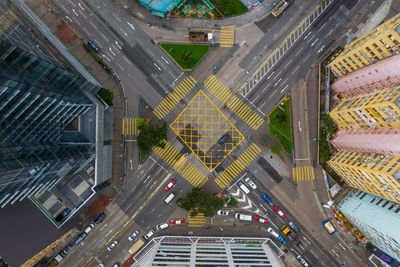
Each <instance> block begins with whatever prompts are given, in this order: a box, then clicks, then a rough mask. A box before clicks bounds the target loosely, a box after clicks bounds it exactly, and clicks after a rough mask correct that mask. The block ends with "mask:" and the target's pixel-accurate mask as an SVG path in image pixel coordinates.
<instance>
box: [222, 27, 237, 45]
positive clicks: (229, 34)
mask: <svg viewBox="0 0 400 267" xmlns="http://www.w3.org/2000/svg"><path fill="white" fill-rule="evenodd" d="M219 39H220V40H219V46H220V47H232V46H233V43H234V42H235V29H234V28H228V27H227V28H224V29H221V31H220V33H219Z"/></svg>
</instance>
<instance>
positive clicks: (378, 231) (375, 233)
mask: <svg viewBox="0 0 400 267" xmlns="http://www.w3.org/2000/svg"><path fill="white" fill-rule="evenodd" d="M336 207H337V208H338V209H339V210H340V211H341V212H342V213H343V214H344V215H345V216H346V218H347V219H348V220H349V221H350V222H351V223H352V224H353V225H354V226H356V227H357V228H358V229H359V230H360V231H361V232H362V233H363V234H364V235H365V236H366V237H367V238H368V239H369V240H370V242H371V243H372V244H373V245H374V246H376V247H378V248H379V249H381V250H382V251H384V252H385V253H387V254H388V255H389V256H391V257H393V258H394V259H395V260H397V261H400V231H399V230H398V226H399V225H400V204H398V203H395V202H392V201H389V200H387V199H383V198H380V197H377V196H375V195H371V194H368V193H366V192H363V191H361V190H356V189H355V190H353V191H351V192H350V193H349V194H348V195H347V196H346V197H345V198H344V199H343V200H342V201H341V202H340V203H339V204H338V205H337V206H336Z"/></svg>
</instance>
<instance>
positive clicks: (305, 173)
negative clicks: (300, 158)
mask: <svg viewBox="0 0 400 267" xmlns="http://www.w3.org/2000/svg"><path fill="white" fill-rule="evenodd" d="M292 175H293V180H297V181H308V180H310V178H312V179H315V177H314V169H313V168H312V167H311V166H310V165H308V166H299V167H294V168H293V170H292Z"/></svg>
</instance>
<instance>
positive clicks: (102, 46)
mask: <svg viewBox="0 0 400 267" xmlns="http://www.w3.org/2000/svg"><path fill="white" fill-rule="evenodd" d="M94 42H95V43H96V44H97V45H98V46H100V48H101V49H103V46H102V45H101V44H99V42H98V41H97V40H94Z"/></svg>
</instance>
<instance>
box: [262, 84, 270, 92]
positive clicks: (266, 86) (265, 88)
mask: <svg viewBox="0 0 400 267" xmlns="http://www.w3.org/2000/svg"><path fill="white" fill-rule="evenodd" d="M268 86H269V83H267V84H266V85H265V87H264V89H262V90H261V92H262V93H264V91H265V90H267V88H268Z"/></svg>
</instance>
